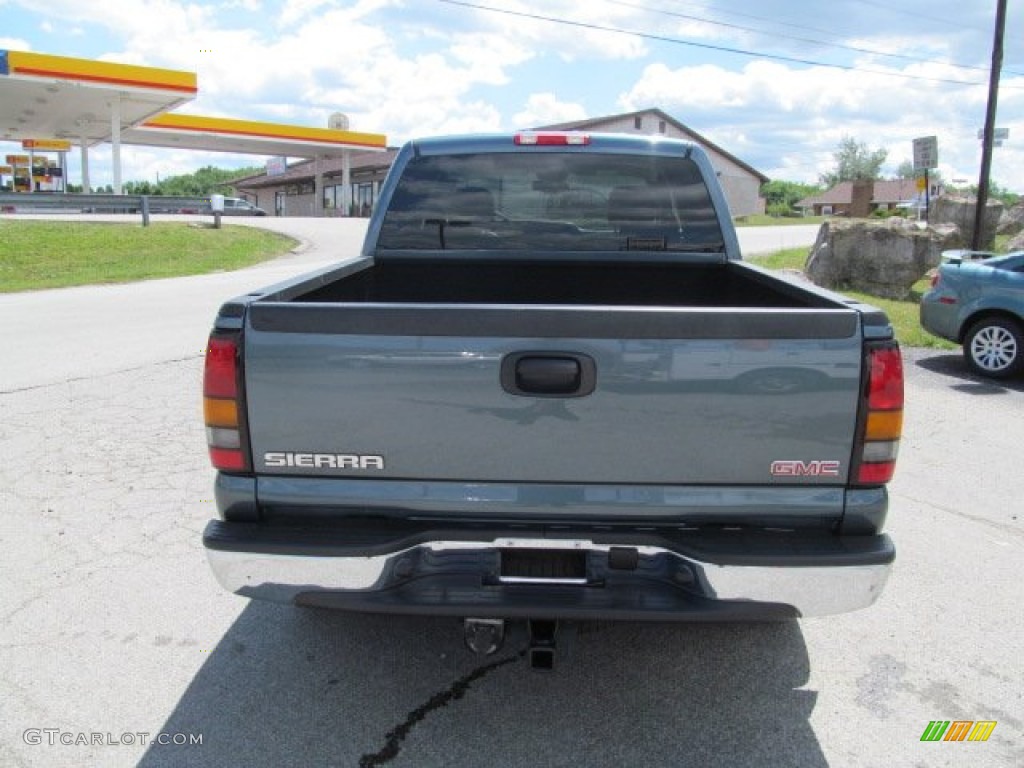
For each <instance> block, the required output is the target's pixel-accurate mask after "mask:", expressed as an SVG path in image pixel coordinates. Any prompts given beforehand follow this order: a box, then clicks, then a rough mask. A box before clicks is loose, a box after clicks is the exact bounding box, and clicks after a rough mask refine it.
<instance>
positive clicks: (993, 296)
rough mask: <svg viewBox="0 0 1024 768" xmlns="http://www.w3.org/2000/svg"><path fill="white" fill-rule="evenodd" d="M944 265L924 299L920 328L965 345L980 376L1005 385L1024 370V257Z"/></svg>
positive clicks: (1012, 255)
mask: <svg viewBox="0 0 1024 768" xmlns="http://www.w3.org/2000/svg"><path fill="white" fill-rule="evenodd" d="M965 256H969V255H968V254H964V255H963V256H961V255H957V256H954V257H953V258H951V259H949V260H948V261H947V262H946V263H944V264H942V265H941V266H940V267H939V268H938V271H937V272H936V274H935V277H934V278H932V287H931V290H929V291H928V292H927V293H926V294H925V295H924V297H923V298H922V299H921V325H922V326H924V328H925V330H927V331H928V332H929V333H933V334H935V335H936V336H940V337H942V338H944V339H949V340H950V341H953V342H956V343H957V344H962V345H963V350H964V360H965V361H966V362H967V366H968V367H969V368H970V369H971V370H973V371H974V372H976V373H979V374H981V375H983V376H989V377H991V378H996V379H1003V378H1007V377H1009V376H1013V375H1015V374H1017V373H1019V372H1020V371H1021V370H1022V369H1024V251H1015V252H1014V253H1008V254H1005V255H1003V256H996V257H993V258H987V259H983V260H971V259H970V258H969V257H966V258H965Z"/></svg>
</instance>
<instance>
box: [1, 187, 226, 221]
mask: <svg viewBox="0 0 1024 768" xmlns="http://www.w3.org/2000/svg"><path fill="white" fill-rule="evenodd" d="M42 211H62V212H64V213H70V212H75V211H77V212H80V213H132V214H134V213H138V214H140V215H141V216H142V225H143V226H148V225H149V215H150V214H151V213H198V214H210V215H212V213H213V212H212V211H211V210H210V198H209V197H172V196H170V195H80V194H63V193H55V192H0V213H37V212H42Z"/></svg>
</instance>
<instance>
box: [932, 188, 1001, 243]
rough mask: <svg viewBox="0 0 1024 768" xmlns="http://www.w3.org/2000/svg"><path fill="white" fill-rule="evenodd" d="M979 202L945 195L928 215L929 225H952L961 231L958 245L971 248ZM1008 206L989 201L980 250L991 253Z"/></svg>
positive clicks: (933, 205)
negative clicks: (998, 227) (1000, 221)
mask: <svg viewBox="0 0 1024 768" xmlns="http://www.w3.org/2000/svg"><path fill="white" fill-rule="evenodd" d="M977 203H978V201H977V200H975V199H974V198H969V197H955V196H953V195H943V196H942V197H940V198H938V199H937V200H935V201H934V202H932V205H931V210H930V211H929V213H928V223H929V224H932V225H939V224H952V225H954V226H955V227H956V228H957V229H959V230H960V238H961V241H960V242H959V243H958V244H957V245H958V246H960V247H962V248H970V247H971V239H972V237H973V236H974V212H975V211H976V210H977V207H978V206H977ZM1005 207H1006V206H1004V205H1003V203H1002V202H1001V201H999V200H988V201H987V203H986V205H985V219H984V222H983V223H982V229H981V231H982V238H981V243H980V245H979V250H982V251H991V250H992V248H993V246H994V245H995V241H996V227H997V226H998V225H999V219H1000V217H1001V216H1002V215H1003V209H1004V208H1005Z"/></svg>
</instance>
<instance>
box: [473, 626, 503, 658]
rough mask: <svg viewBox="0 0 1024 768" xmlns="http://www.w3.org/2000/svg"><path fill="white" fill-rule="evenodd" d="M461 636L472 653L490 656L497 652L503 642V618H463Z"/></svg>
mask: <svg viewBox="0 0 1024 768" xmlns="http://www.w3.org/2000/svg"><path fill="white" fill-rule="evenodd" d="M462 638H463V640H465V642H466V647H467V648H469V650H471V651H472V652H473V653H476V654H478V655H480V656H490V655H491V654H492V653H497V652H498V650H500V649H501V646H502V645H504V643H505V620H504V619H465V620H464V621H463V627H462Z"/></svg>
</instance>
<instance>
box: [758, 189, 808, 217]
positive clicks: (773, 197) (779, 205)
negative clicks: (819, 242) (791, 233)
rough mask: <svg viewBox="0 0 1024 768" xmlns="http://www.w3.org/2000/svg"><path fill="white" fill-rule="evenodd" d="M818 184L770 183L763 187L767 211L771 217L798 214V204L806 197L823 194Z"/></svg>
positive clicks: (762, 192) (762, 193) (762, 194)
mask: <svg viewBox="0 0 1024 768" xmlns="http://www.w3.org/2000/svg"><path fill="white" fill-rule="evenodd" d="M821 191H822V189H821V187H819V186H817V185H816V184H801V183H799V182H796V181H769V182H768V183H767V184H765V185H764V186H762V187H761V196H762V197H763V198H764V201H765V210H766V211H767V212H768V215H770V216H789V215H793V214H795V213H796V208H795V206H796V204H797V203H798V202H799V201H801V200H803V199H804V198H805V197H810V196H811V195H816V194H818V193H819V192H821Z"/></svg>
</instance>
